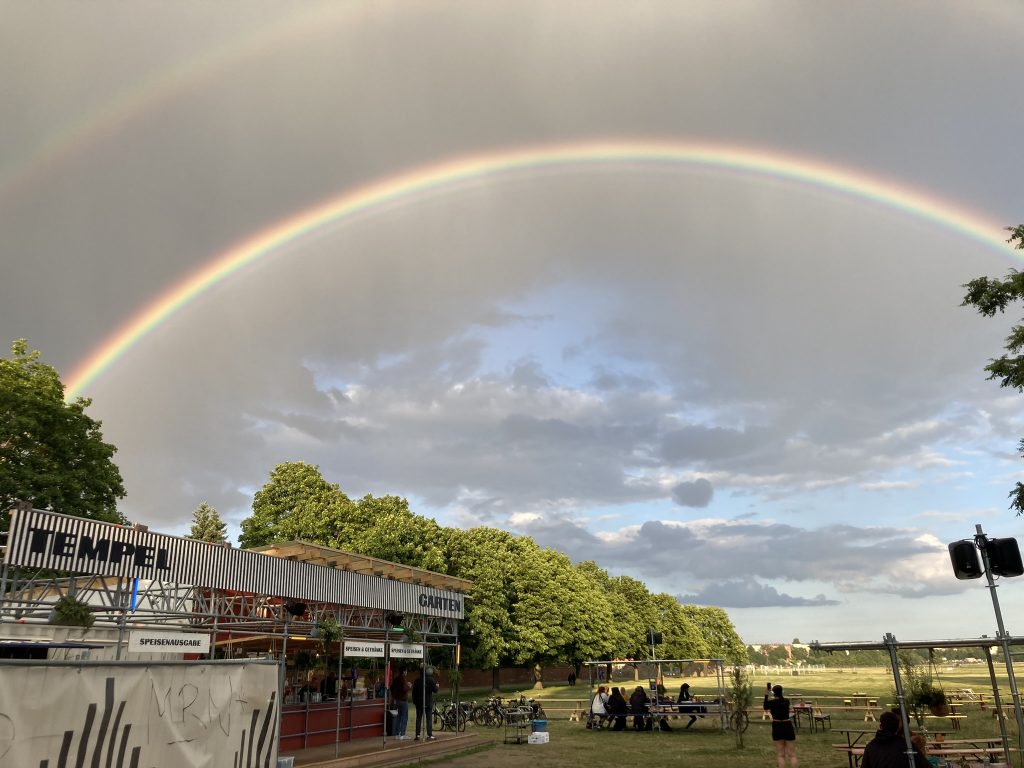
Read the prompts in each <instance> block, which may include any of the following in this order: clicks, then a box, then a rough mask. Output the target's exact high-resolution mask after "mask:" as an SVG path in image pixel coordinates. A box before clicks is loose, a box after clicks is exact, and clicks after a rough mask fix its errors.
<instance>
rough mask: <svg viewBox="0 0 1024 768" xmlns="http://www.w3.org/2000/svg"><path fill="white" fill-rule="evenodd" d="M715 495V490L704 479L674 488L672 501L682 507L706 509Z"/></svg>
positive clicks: (680, 484)
mask: <svg viewBox="0 0 1024 768" xmlns="http://www.w3.org/2000/svg"><path fill="white" fill-rule="evenodd" d="M714 495H715V489H714V488H713V487H712V486H711V483H709V482H708V481H707V480H706V479H705V478H703V477H700V478H697V479H696V480H694V481H693V482H688V483H679V484H678V485H676V486H675V487H673V488H672V500H673V501H675V503H676V504H678V505H680V506H682V507H706V506H707V505H708V504H710V503H711V497H712V496H714Z"/></svg>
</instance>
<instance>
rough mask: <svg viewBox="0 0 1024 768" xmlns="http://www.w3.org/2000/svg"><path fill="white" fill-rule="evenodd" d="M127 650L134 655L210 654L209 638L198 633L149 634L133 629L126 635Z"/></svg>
mask: <svg viewBox="0 0 1024 768" xmlns="http://www.w3.org/2000/svg"><path fill="white" fill-rule="evenodd" d="M128 650H129V651H135V652H136V653H201V654H207V653H209V652H210V636H209V635H207V634H202V633H200V632H151V631H149V630H143V629H133V630H131V631H130V632H129V633H128Z"/></svg>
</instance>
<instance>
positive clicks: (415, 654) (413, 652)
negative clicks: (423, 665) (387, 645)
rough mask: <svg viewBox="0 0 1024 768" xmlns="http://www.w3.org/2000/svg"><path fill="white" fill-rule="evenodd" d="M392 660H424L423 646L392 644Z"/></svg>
mask: <svg viewBox="0 0 1024 768" xmlns="http://www.w3.org/2000/svg"><path fill="white" fill-rule="evenodd" d="M391 658H392V659H422V658H423V646H422V645H418V644H417V645H413V644H412V643H392V644H391Z"/></svg>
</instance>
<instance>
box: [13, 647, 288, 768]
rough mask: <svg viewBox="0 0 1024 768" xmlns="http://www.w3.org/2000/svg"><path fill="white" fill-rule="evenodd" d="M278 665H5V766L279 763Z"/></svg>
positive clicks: (189, 767)
mask: <svg viewBox="0 0 1024 768" xmlns="http://www.w3.org/2000/svg"><path fill="white" fill-rule="evenodd" d="M277 686H278V665H277V664H267V663H258V662H252V661H245V662H236V661H219V662H199V661H189V662H74V663H71V662H43V661H33V662H24V661H6V660H0V765H4V766H12V768H13V767H14V766H18V768H41V767H42V766H51V767H53V766H63V765H65V764H67V765H68V766H71V765H79V766H95V765H101V766H110V767H111V768H131V767H132V766H138V767H139V768H142V767H143V766H173V768H224V766H231V767H232V768H242V767H243V766H244V768H264V766H266V765H271V766H274V765H276V764H277V748H278V741H277V718H278V700H277Z"/></svg>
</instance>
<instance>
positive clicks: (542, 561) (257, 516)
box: [239, 462, 746, 669]
mask: <svg viewBox="0 0 1024 768" xmlns="http://www.w3.org/2000/svg"><path fill="white" fill-rule="evenodd" d="M291 539H299V540H303V541H309V542H311V543H314V544H322V545H324V546H328V547H334V548H337V549H343V550H347V551H350V552H357V553H360V554H364V555H370V556H373V557H379V558H382V559H385V560H391V561H393V562H398V563H403V564H405V565H412V566H416V567H418V568H427V569H429V570H432V571H436V572H439V573H448V574H451V575H453V576H458V577H460V578H464V579H468V580H470V581H472V582H473V590H472V593H471V595H470V599H469V600H467V601H466V617H465V620H464V622H463V626H462V630H461V632H460V635H461V640H462V655H463V659H464V662H465V663H466V664H469V665H470V666H473V667H476V668H479V669H495V668H498V667H501V666H508V665H523V664H530V665H532V664H534V663H541V664H556V663H569V664H578V663H580V662H582V661H586V660H588V659H610V658H619V659H643V658H649V656H650V646H649V645H648V644H647V631H648V629H655V630H656V631H659V632H662V633H663V635H664V645H663V646H662V648H660V649H659V651H658V655H659V656H660V657H662V658H669V657H670V658H709V657H715V658H724V659H726V660H728V661H732V662H739V661H742V660H744V659H745V657H746V649H745V647H744V645H743V643H742V641H741V640H740V638H739V636H738V635H737V634H736V630H735V628H734V627H733V625H732V622H731V621H730V620H729V617H728V616H727V615H726V613H725V611H723V610H722V609H721V608H711V607H701V606H683V605H681V604H680V603H679V601H678V600H677V599H676V598H674V597H672V596H670V595H667V594H651V593H650V592H649V591H648V589H647V587H646V586H645V585H644V584H643V582H640V581H637V580H636V579H633V578H630V577H628V576H616V577H614V578H613V577H611V576H609V574H608V573H607V571H605V570H603V569H601V568H600V567H598V566H597V564H595V563H593V562H583V563H579V564H574V563H572V561H570V560H569V558H568V557H566V556H565V555H564V554H562V553H560V552H557V551H555V550H553V549H547V548H543V547H541V546H539V545H538V544H537V543H536V542H535V541H534V540H533V539H531V538H529V537H527V536H516V535H514V534H512V533H509V532H507V531H501V530H497V529H494V528H486V527H479V528H472V529H469V530H460V529H456V528H445V527H442V526H440V525H438V524H437V522H436V521H434V520H432V519H430V518H427V517H423V516H421V515H417V514H415V513H414V512H412V510H411V509H410V508H409V502H408V501H407V500H406V499H403V498H400V497H398V496H378V497H374V496H371V495H367V496H365V497H363V498H362V499H360V500H359V501H357V502H354V501H352V500H351V499H350V498H349V497H348V496H347V495H346V494H345V493H344V492H343V491H342V490H341V488H340V487H338V486H337V485H335V484H333V483H330V482H328V481H327V480H325V479H324V477H323V476H322V475H321V473H320V468H319V467H316V466H313V465H311V464H306V463H304V462H287V463H284V464H279V465H278V466H277V467H275V468H274V470H273V472H271V475H270V479H269V480H268V482H267V484H266V485H264V486H263V488H261V489H260V490H259V491H258V492H257V493H256V495H255V498H254V499H253V513H252V516H251V517H249V518H247V519H246V520H243V521H242V536H241V537H240V538H239V543H240V544H241V545H242V546H260V545H264V544H270V543H273V542H275V541H286V540H291Z"/></svg>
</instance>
